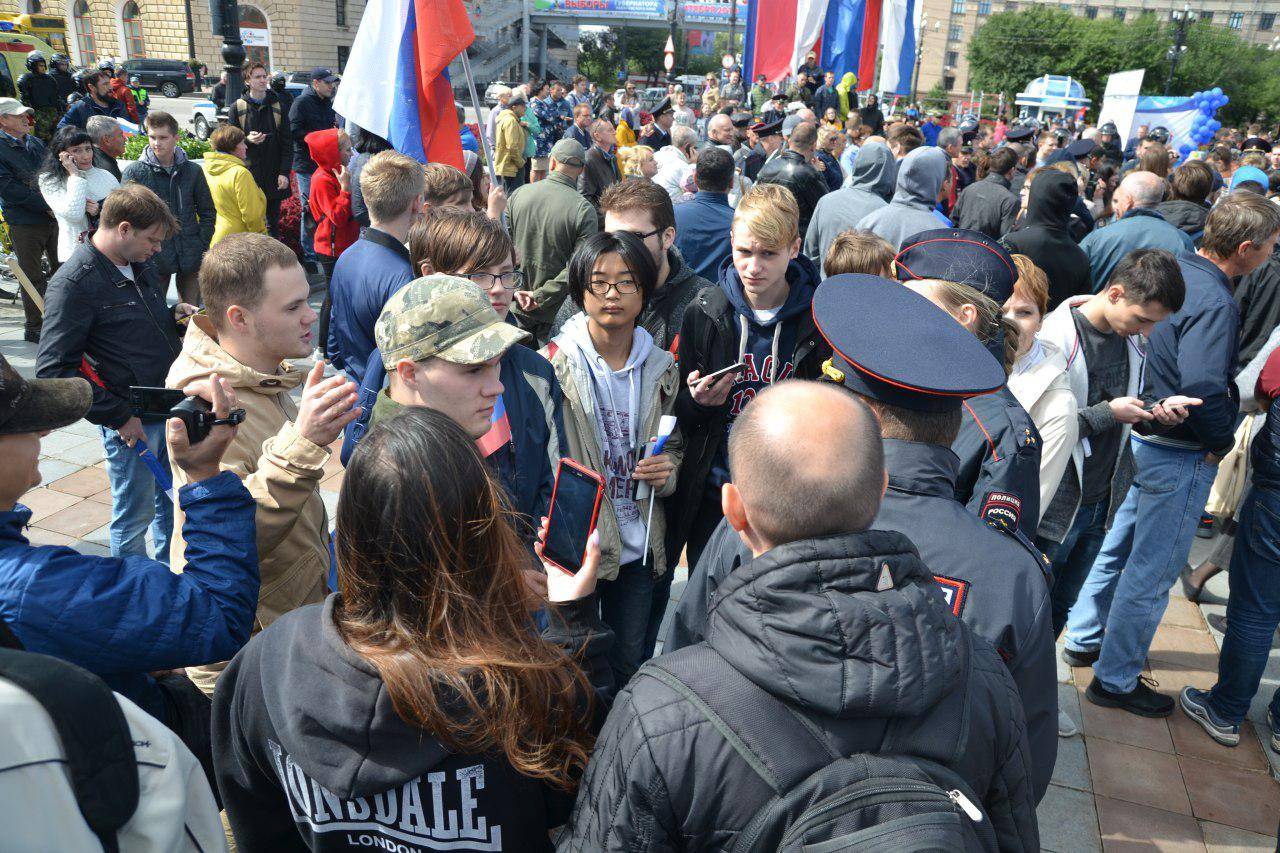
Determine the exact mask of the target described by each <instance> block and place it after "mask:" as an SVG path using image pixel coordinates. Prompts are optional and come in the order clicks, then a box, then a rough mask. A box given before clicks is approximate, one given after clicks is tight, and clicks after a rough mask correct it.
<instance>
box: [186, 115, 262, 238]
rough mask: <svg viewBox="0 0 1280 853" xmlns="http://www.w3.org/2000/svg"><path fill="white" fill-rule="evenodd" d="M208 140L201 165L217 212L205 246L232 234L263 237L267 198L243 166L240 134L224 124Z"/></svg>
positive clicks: (243, 147) (244, 151) (241, 134)
mask: <svg viewBox="0 0 1280 853" xmlns="http://www.w3.org/2000/svg"><path fill="white" fill-rule="evenodd" d="M209 141H210V143H212V144H213V150H212V151H206V152H205V155H204V159H203V160H202V163H203V164H204V174H205V180H206V182H207V183H208V186H209V194H210V195H211V196H212V197H213V206H214V207H215V208H216V209H217V213H218V218H217V224H216V225H215V226H214V229H213V237H212V238H210V240H209V245H211V246H214V245H217V243H218V241H219V240H221V239H223V238H224V237H229V236H231V235H232V234H244V233H251V234H266V233H267V219H266V214H267V198H266V196H264V195H263V194H262V189H261V188H259V186H258V184H257V183H256V182H255V181H254V180H253V174H252V173H251V172H250V171H249V169H248V167H246V166H245V164H244V158H245V155H246V154H247V153H248V145H247V144H246V143H245V141H244V131H242V130H241V129H240V128H238V127H235V126H234V125H230V124H224V125H222V126H221V127H219V128H218V129H217V130H215V131H214V132H213V134H212V135H211V136H210V137H209Z"/></svg>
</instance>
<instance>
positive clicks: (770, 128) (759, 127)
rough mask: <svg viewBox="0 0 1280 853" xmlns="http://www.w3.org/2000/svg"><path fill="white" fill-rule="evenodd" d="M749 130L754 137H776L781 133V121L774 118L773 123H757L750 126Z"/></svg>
mask: <svg viewBox="0 0 1280 853" xmlns="http://www.w3.org/2000/svg"><path fill="white" fill-rule="evenodd" d="M751 129H752V130H753V131H755V134H756V136H761V137H763V136H777V135H778V134H780V133H782V119H781V118H776V119H774V120H773V121H758V122H756V123H755V124H753V125H751Z"/></svg>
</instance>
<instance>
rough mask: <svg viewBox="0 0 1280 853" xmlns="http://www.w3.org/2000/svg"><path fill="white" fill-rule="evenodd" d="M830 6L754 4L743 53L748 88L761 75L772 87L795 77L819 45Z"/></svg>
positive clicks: (814, 0) (754, 0)
mask: <svg viewBox="0 0 1280 853" xmlns="http://www.w3.org/2000/svg"><path fill="white" fill-rule="evenodd" d="M875 2H879V0H875ZM827 6H828V0H750V2H748V3H747V34H746V43H745V45H744V47H745V50H744V51H743V54H744V55H743V70H744V71H745V72H746V74H745V79H746V83H747V85H750V84H751V83H754V82H755V79H756V78H757V77H758V76H760V75H761V74H763V75H764V76H765V79H766V80H768V81H769V82H770V83H776V82H778V81H779V80H781V79H782V78H784V77H786V76H788V75H790V74H794V73H795V70H796V69H797V68H799V67H800V66H801V65H803V64H804V59H805V56H806V55H807V54H808V53H809V51H811V50H814V49H815V48H816V47H817V45H818V38H819V36H821V35H822V22H823V20H824V19H825V18H826V15H827ZM837 79H838V78H837Z"/></svg>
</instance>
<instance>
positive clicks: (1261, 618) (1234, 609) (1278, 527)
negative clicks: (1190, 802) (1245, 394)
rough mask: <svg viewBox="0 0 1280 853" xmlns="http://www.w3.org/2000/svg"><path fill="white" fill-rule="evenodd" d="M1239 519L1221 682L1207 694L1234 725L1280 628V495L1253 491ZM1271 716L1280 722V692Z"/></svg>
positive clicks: (1259, 677)
mask: <svg viewBox="0 0 1280 853" xmlns="http://www.w3.org/2000/svg"><path fill="white" fill-rule="evenodd" d="M1238 518H1239V531H1238V532H1237V533H1236V546H1235V551H1234V552H1232V554H1231V575H1230V580H1231V597H1230V598H1229V599H1228V600H1227V635H1226V638H1225V639H1224V640H1223V641H1222V654H1221V655H1219V657H1218V683H1217V684H1216V685H1214V687H1213V690H1211V691H1210V692H1209V704H1210V705H1212V706H1213V710H1214V711H1215V712H1216V713H1217V714H1218V716H1220V717H1222V718H1223V719H1224V720H1227V721H1228V722H1232V723H1240V722H1242V721H1243V720H1244V718H1245V716H1246V715H1248V713H1249V704H1250V702H1252V701H1253V694H1255V693H1257V692H1258V684H1259V682H1261V680H1262V672H1263V670H1264V669H1266V666H1267V655H1268V653H1270V651H1271V642H1272V637H1273V636H1274V635H1275V630H1276V626H1277V625H1280V491H1277V490H1276V489H1266V488H1262V489H1260V488H1254V489H1252V490H1251V491H1250V492H1249V496H1248V497H1247V498H1245V502H1244V506H1242V507H1241V508H1240V515H1239V516H1238ZM1271 713H1272V714H1273V715H1274V716H1275V718H1276V719H1278V720H1280V688H1277V690H1276V692H1275V693H1274V694H1273V695H1272V697H1271Z"/></svg>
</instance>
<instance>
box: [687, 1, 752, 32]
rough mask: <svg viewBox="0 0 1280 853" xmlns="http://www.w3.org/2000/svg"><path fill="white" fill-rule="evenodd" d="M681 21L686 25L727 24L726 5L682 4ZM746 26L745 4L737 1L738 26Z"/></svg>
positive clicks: (727, 13) (727, 5) (727, 11)
mask: <svg viewBox="0 0 1280 853" xmlns="http://www.w3.org/2000/svg"><path fill="white" fill-rule="evenodd" d="M680 13H681V19H682V20H683V21H684V22H685V23H688V24H727V23H729V4H728V3H684V4H682V6H681V9H680ZM746 25H747V2H746V0H738V26H740V27H745V26H746Z"/></svg>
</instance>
